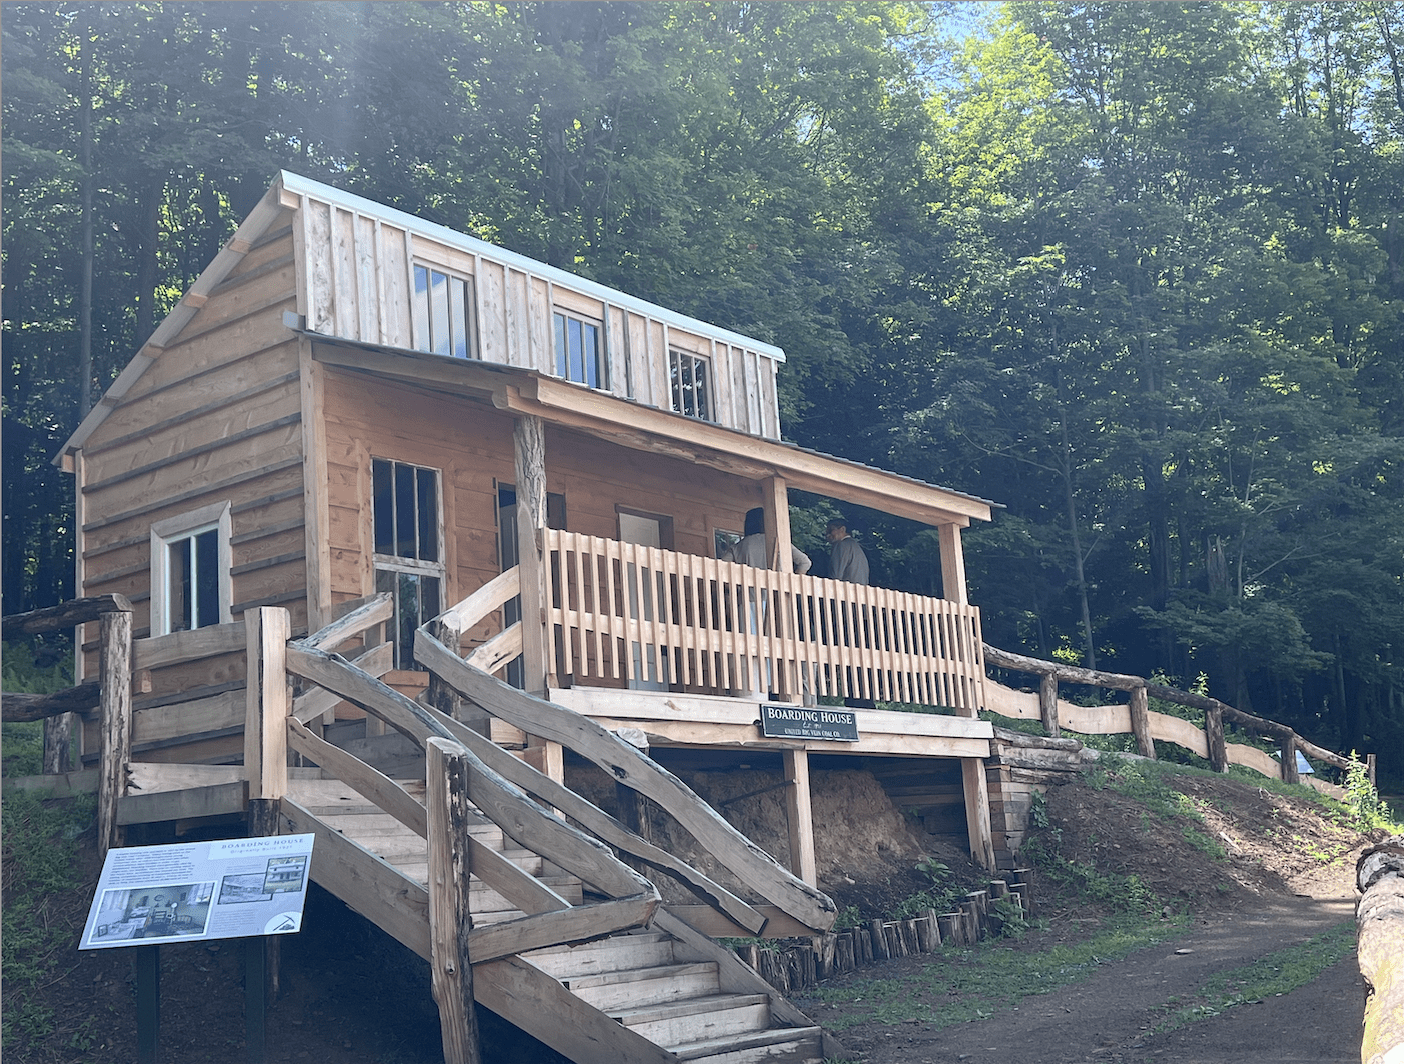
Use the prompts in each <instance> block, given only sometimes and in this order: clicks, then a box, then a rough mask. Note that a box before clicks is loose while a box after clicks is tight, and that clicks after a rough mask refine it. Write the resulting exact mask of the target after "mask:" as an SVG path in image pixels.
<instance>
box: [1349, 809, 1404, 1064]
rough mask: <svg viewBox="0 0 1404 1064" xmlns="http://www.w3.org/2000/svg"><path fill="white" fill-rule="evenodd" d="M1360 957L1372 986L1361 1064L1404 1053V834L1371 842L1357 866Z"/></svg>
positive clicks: (1385, 1063)
mask: <svg viewBox="0 0 1404 1064" xmlns="http://www.w3.org/2000/svg"><path fill="white" fill-rule="evenodd" d="M1355 882H1356V886H1357V887H1359V889H1360V894H1361V897H1360V902H1359V904H1358V905H1357V906H1356V910H1355V922H1356V933H1357V944H1356V956H1357V957H1358V959H1359V964H1360V974H1361V975H1362V976H1364V977H1365V982H1366V983H1367V984H1368V986H1369V997H1368V998H1366V1000H1365V1036H1364V1039H1363V1041H1362V1043H1361V1047H1360V1060H1361V1064H1393V1062H1395V1061H1397V1060H1399V1059H1400V1058H1401V1057H1404V835H1395V836H1394V837H1393V838H1391V839H1389V840H1387V841H1385V842H1383V843H1381V844H1379V845H1377V846H1371V847H1370V848H1369V849H1368V850H1366V851H1365V852H1364V853H1362V854H1361V855H1360V860H1359V861H1357V862H1356V865H1355Z"/></svg>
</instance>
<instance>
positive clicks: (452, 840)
mask: <svg viewBox="0 0 1404 1064" xmlns="http://www.w3.org/2000/svg"><path fill="white" fill-rule="evenodd" d="M424 753H425V759H426V760H425V769H426V771H425V793H424V810H425V814H426V822H427V824H428V828H429V839H428V843H429V950H430V954H431V962H430V963H431V971H430V976H431V985H432V988H433V991H434V1000H435V1002H437V1003H438V1006H439V1031H440V1034H441V1036H442V1038H443V1045H444V1062H445V1064H479V1062H480V1061H481V1060H482V1049H481V1046H480V1044H479V1041H478V1013H477V1010H476V1009H475V1008H474V1006H473V965H472V961H471V959H470V958H469V956H468V933H469V932H470V931H472V930H473V917H472V914H471V913H470V912H469V909H468V877H469V873H470V872H471V871H472V868H471V867H470V865H469V857H468V809H469V801H468V766H467V764H466V758H465V757H464V754H465V751H464V749H463V747H462V746H460V745H459V744H458V743H456V742H452V741H451V740H448V739H441V738H439V737H437V736H433V737H431V738H430V739H429V740H428V742H427V743H426V744H425V747H424Z"/></svg>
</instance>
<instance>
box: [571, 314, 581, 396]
mask: <svg viewBox="0 0 1404 1064" xmlns="http://www.w3.org/2000/svg"><path fill="white" fill-rule="evenodd" d="M569 330H570V373H569V377H570V379H571V380H573V381H579V382H580V383H581V384H584V383H585V365H584V362H583V359H582V351H581V348H582V346H583V342H582V340H581V338H580V330H581V324H580V322H578V321H576V320H575V319H574V318H571V319H570V325H569Z"/></svg>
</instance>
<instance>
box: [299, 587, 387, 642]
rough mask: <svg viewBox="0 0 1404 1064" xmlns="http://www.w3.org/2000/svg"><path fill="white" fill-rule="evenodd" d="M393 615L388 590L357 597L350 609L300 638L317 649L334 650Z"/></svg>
mask: <svg viewBox="0 0 1404 1064" xmlns="http://www.w3.org/2000/svg"><path fill="white" fill-rule="evenodd" d="M394 615H395V601H394V596H392V595H391V594H390V592H388V591H383V592H381V593H380V594H378V595H367V596H366V597H365V598H364V599H358V600H357V601H356V604H355V605H354V606H353V607H352V609H351V610H350V611H348V612H347V613H345V614H344V615H343V616H341V617H340V618H338V619H337V620H335V621H332V623H331V624H329V625H327V626H326V627H325V628H322V629H320V630H319V631H316V632H314V633H312V634H311V635H309V636H308V637H307V638H306V639H304V640H302V642H303V643H304V645H306V646H309V647H313V648H314V649H317V650H334V649H336V647H337V646H339V645H340V644H342V643H344V642H346V641H347V640H348V639H352V638H354V637H356V636H359V635H361V634H363V633H364V632H365V631H366V629H368V628H372V627H374V626H375V625H377V624H383V623H384V622H386V621H388V620H389V619H390V618H391V617H393V616H394Z"/></svg>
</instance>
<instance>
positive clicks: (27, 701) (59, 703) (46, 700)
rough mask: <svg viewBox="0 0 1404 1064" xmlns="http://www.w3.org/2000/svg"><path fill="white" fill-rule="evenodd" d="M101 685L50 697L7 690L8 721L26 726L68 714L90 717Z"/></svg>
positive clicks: (5, 713)
mask: <svg viewBox="0 0 1404 1064" xmlns="http://www.w3.org/2000/svg"><path fill="white" fill-rule="evenodd" d="M98 686H99V685H98V682H97V681H96V680H88V681H87V682H86V683H80V684H79V685H78V686H77V687H66V688H64V689H63V690H62V691H54V692H53V693H52V694H46V695H36V694H29V693H28V692H26V691H6V692H5V696H4V701H3V703H0V705H3V707H4V710H3V718H4V721H5V723H6V724H24V723H27V722H29V721H34V720H44V719H46V718H48V717H57V716H60V715H61V714H64V713H82V714H89V713H91V712H92V711H93V710H95V709H97V706H98V694H99V691H98Z"/></svg>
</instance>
